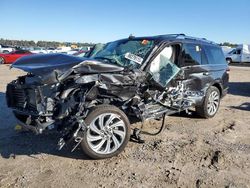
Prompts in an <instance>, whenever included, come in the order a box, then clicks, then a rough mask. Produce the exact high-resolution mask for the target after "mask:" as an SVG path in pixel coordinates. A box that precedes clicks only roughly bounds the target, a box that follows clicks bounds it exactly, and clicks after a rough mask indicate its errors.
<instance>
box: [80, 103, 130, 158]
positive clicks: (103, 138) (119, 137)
mask: <svg viewBox="0 0 250 188" xmlns="http://www.w3.org/2000/svg"><path fill="white" fill-rule="evenodd" d="M85 123H86V124H87V126H88V128H87V130H86V131H85V133H84V137H83V140H82V142H81V147H82V149H83V151H84V153H85V154H87V155H88V156H89V157H91V158H93V159H103V158H109V157H113V156H115V155H118V154H119V153H121V152H122V151H123V150H124V148H125V146H126V145H127V143H128V141H129V138H130V122H129V120H128V118H127V116H126V115H125V114H124V112H123V111H121V110H120V109H119V108H117V107H115V106H111V105H100V106H97V107H95V108H94V109H93V110H92V111H91V112H90V113H89V115H88V116H87V118H86V119H85Z"/></svg>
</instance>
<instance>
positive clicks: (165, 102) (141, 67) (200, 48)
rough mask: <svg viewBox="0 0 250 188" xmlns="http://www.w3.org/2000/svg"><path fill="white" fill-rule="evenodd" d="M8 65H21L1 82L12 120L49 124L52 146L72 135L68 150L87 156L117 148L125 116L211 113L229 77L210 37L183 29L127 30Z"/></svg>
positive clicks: (37, 126) (126, 132)
mask: <svg viewBox="0 0 250 188" xmlns="http://www.w3.org/2000/svg"><path fill="white" fill-rule="evenodd" d="M12 67H14V68H18V69H22V70H24V71H26V72H27V75H25V76H20V77H19V78H18V79H17V80H14V81H12V82H11V83H10V84H8V86H7V93H6V97H7V104H8V106H9V107H10V108H12V109H13V112H14V114H15V116H16V118H17V120H18V121H19V123H20V124H21V125H22V126H23V127H25V128H28V129H31V130H33V131H34V132H36V133H42V132H43V131H45V130H51V129H56V130H57V131H59V133H60V134H61V138H60V140H59V142H58V145H59V148H60V149H61V148H62V147H63V146H64V145H65V144H68V143H74V144H73V146H72V148H73V149H72V151H73V150H74V149H75V148H76V147H77V146H78V145H80V146H81V147H82V149H83V151H84V152H85V153H86V154H87V155H88V156H90V157H91V158H95V159H99V158H107V157H112V156H114V155H117V154H118V153H120V152H121V151H122V150H123V149H124V147H125V146H126V144H127V143H128V140H129V138H130V132H131V130H130V122H131V121H132V119H133V121H134V120H137V121H144V120H147V119H160V118H162V117H165V115H170V114H174V113H177V112H180V111H187V112H188V110H189V109H191V108H192V109H193V108H195V109H196V111H197V113H198V114H199V115H201V116H202V117H205V118H211V117H213V116H214V115H215V114H216V112H217V111H218V108H219V104H220V99H221V98H222V97H223V96H224V95H225V94H226V92H227V89H228V77H229V76H228V65H227V63H226V61H225V58H224V55H223V53H222V50H221V48H220V47H219V46H218V45H216V44H215V43H213V42H210V41H208V40H206V39H198V38H193V37H187V36H185V35H184V34H176V35H161V36H154V37H132V36H130V37H129V38H127V39H122V40H118V41H114V42H110V43H107V44H105V45H103V46H96V47H95V48H93V49H92V51H90V52H89V53H88V54H87V56H86V57H84V58H78V57H74V56H68V55H64V54H48V55H33V56H27V57H23V58H21V59H19V60H17V61H16V62H15V63H14V64H13V65H12ZM162 119H164V118H162ZM163 124H164V123H163ZM137 133H138V132H137ZM136 136H137V137H138V138H140V137H139V135H138V134H136V133H135V134H134V138H136Z"/></svg>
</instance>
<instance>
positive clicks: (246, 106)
mask: <svg viewBox="0 0 250 188" xmlns="http://www.w3.org/2000/svg"><path fill="white" fill-rule="evenodd" d="M230 108H234V109H237V110H245V111H250V102H244V103H242V104H241V105H239V106H230Z"/></svg>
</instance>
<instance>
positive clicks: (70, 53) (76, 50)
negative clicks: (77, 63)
mask: <svg viewBox="0 0 250 188" xmlns="http://www.w3.org/2000/svg"><path fill="white" fill-rule="evenodd" d="M79 51H80V50H79V49H73V50H70V51H68V52H67V54H68V55H74V54H75V53H78V52H79Z"/></svg>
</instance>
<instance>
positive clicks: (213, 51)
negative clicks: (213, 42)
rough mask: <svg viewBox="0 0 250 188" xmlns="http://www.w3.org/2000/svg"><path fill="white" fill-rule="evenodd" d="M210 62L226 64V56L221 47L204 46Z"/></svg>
mask: <svg viewBox="0 0 250 188" xmlns="http://www.w3.org/2000/svg"><path fill="white" fill-rule="evenodd" d="M203 48H204V49H205V53H206V55H207V58H208V62H209V64H226V59H225V56H224V54H223V52H222V50H221V48H220V47H216V46H204V47H203Z"/></svg>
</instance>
